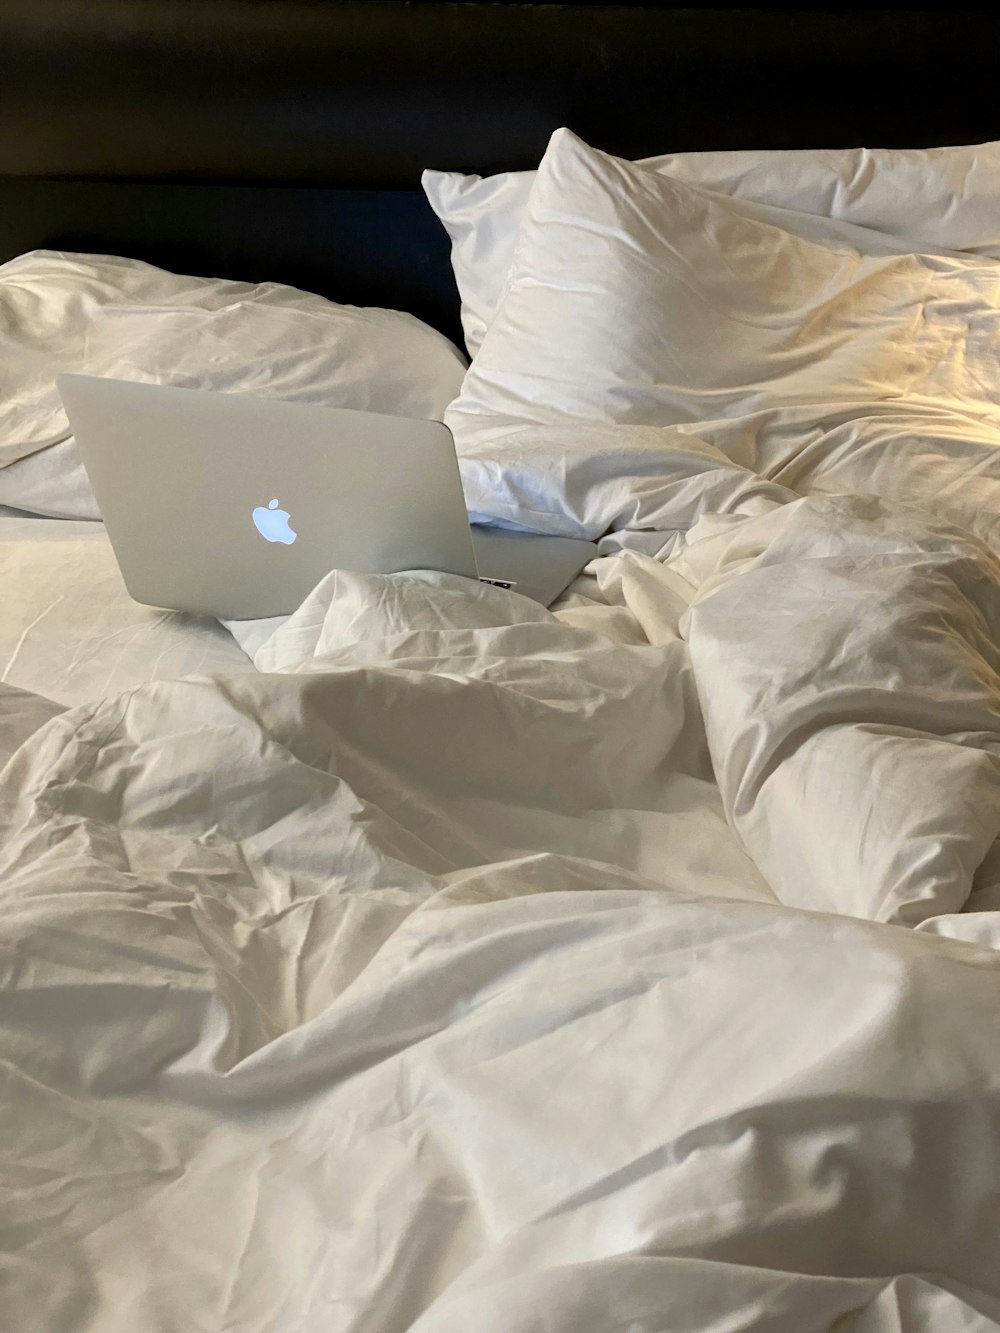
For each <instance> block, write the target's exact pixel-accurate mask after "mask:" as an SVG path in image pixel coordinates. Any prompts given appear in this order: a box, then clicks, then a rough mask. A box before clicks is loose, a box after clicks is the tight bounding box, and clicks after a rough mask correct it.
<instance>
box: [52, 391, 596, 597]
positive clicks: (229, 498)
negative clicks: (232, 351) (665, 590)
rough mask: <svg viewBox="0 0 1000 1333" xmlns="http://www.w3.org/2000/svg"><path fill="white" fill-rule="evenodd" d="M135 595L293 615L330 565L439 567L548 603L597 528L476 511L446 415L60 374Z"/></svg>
mask: <svg viewBox="0 0 1000 1333" xmlns="http://www.w3.org/2000/svg"><path fill="white" fill-rule="evenodd" d="M57 383H58V386H59V392H60V393H61V395H62V400H63V404H64V406H65V408H66V414H67V416H68V417H69V422H70V426H71V428H72V431H73V434H74V436H75V437H76V442H77V445H78V447H79V450H80V455H81V457H82V459H83V464H84V467H85V468H86V470H87V475H88V477H89V478H90V482H91V485H92V486H93V488H94V494H95V495H96V497H97V502H98V505H99V506H100V509H101V514H102V516H103V518H104V522H105V525H106V527H107V531H108V536H109V538H110V540H111V545H112V547H113V549H114V553H115V556H116V558H117V560H118V564H119V566H120V568H121V571H122V577H123V578H124V580H125V586H126V587H127V588H128V591H129V593H130V595H131V596H132V597H133V598H134V599H135V600H136V601H138V602H144V603H147V604H148V605H150V606H160V607H169V608H172V609H174V610H178V611H192V612H203V613H207V614H209V615H213V616H218V617H219V618H220V619H223V620H245V619H256V618H258V617H264V616H277V615H286V614H288V613H289V612H291V611H294V610H295V608H296V607H297V606H298V605H299V603H300V602H301V601H302V599H303V598H304V597H305V596H306V594H307V593H308V592H310V590H311V589H312V588H314V587H315V585H316V584H317V583H318V582H319V581H320V579H321V578H323V577H324V575H326V574H327V573H329V571H330V570H332V569H350V570H357V571H360V572H362V573H376V574H391V573H396V572H398V571H401V570H407V569H436V570H442V571H444V572H445V573H450V574H461V575H463V576H464V577H466V578H469V579H481V580H484V581H486V582H491V583H496V584H499V585H501V586H506V587H513V588H514V589H515V590H516V591H517V592H519V593H523V594H526V595H527V596H529V597H532V598H534V599H535V600H536V601H539V602H542V603H543V604H544V605H545V606H548V605H550V604H551V603H552V602H553V601H554V600H555V599H556V597H558V596H559V594H560V593H561V592H562V591H563V589H564V588H565V587H566V586H567V585H568V584H569V583H570V582H571V581H572V580H573V579H574V578H575V577H576V575H577V574H578V573H579V572H580V570H581V569H582V568H583V566H584V565H585V564H586V563H587V562H588V561H589V560H591V559H592V558H593V556H594V555H596V553H597V547H596V546H595V545H594V544H593V543H592V542H585V541H577V540H574V539H572V538H566V537H545V536H531V535H528V534H521V533H511V532H507V531H504V530H502V529H497V528H482V527H478V526H477V527H471V526H470V524H469V517H468V513H467V511H466V508H465V497H464V495H463V493H462V482H461V478H460V475H459V470H458V459H457V457H456V455H455V445H454V442H453V440H452V438H451V434H450V432H449V431H448V428H447V427H446V426H444V425H442V424H441V423H440V422H437V421H418V420H413V419H410V418H406V417H394V416H384V415H380V414H377V413H374V412H355V411H350V410H347V409H344V408H331V407H315V406H312V405H310V404H306V403H290V402H286V401H284V400H282V399H276V398H254V397H249V396H244V395H242V394H227V393H212V392H207V391H204V390H200V389H177V388H165V387H162V386H160V385H154V384H133V383H131V382H129V381H125V380H113V379H102V378H96V377H94V376H90V375H60V376H59V378H58V381H57Z"/></svg>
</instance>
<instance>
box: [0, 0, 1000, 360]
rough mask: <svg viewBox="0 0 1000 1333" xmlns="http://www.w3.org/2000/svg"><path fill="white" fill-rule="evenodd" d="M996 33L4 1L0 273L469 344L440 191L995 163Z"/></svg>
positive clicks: (514, 13)
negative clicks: (727, 169) (437, 332)
mask: <svg viewBox="0 0 1000 1333" xmlns="http://www.w3.org/2000/svg"><path fill="white" fill-rule="evenodd" d="M998 50H1000V15H998V14H996V13H983V12H980V11H975V10H970V9H966V10H961V9H948V10H945V9H941V8H909V9H890V8H884V7H883V8H879V9H862V8H859V7H856V6H844V5H842V6H837V7H827V8H824V9H821V10H792V9H759V8H758V9H753V8H747V7H738V6H737V7H727V6H718V5H715V6H711V7H709V6H704V5H701V6H699V5H692V4H689V5H687V6H686V7H684V8H677V7H673V6H669V5H648V6H636V5H627V4H601V5H598V4H572V5H521V4H508V3H500V4H496V3H494V4H481V3H474V4H442V3H435V2H434V0H430V2H428V3H404V2H403V0H345V2H342V3H341V2H338V0H3V3H2V4H0V260H2V259H6V258H9V257H10V256H12V255H14V254H18V253H20V252H22V251H24V250H28V249H33V248H36V247H41V246H45V247H51V248H63V249H76V250H88V251H97V252H106V253H118V254H129V255H134V256H137V257H140V258H144V259H149V260H151V261H152V262H154V263H159V264H162V265H163V266H165V267H168V268H173V269H176V270H179V271H187V272H193V273H213V274H219V275H224V276H229V277H238V278H245V279H262V278H271V279H275V280H280V281H286V282H291V283H294V284H296V285H299V286H303V287H307V288H310V289H312V290H315V291H320V292H323V293H324V294H326V295H328V296H331V297H333V298H334V299H337V300H342V301H351V302H354V303H357V304H372V305H390V306H397V307H401V308H404V309H409V310H412V311H413V312H414V313H415V314H417V315H420V316H421V317H422V318H424V319H427V320H428V321H429V322H431V323H433V324H435V325H436V326H437V327H439V328H442V329H443V330H444V331H446V332H447V333H449V334H450V335H451V336H457V331H458V325H457V317H456V311H457V300H456V295H455V291H454V285H453V283H452V279H451V273H450V268H449V264H448V247H447V243H446V240H445V237H444V235H443V233H442V232H441V229H440V227H439V226H438V223H437V221H436V220H435V219H434V217H433V216H432V214H431V213H430V210H429V209H428V208H427V206H426V204H425V202H424V199H423V196H422V194H421V193H420V191H419V175H420V171H421V169H422V168H423V167H425V166H436V167H441V168H448V169H456V170H464V171H477V172H481V173H486V172H491V171H496V170H501V169H505V168H512V167H524V166H531V165H534V164H535V163H537V161H538V158H539V156H540V154H541V152H542V150H543V149H544V146H545V143H546V140H547V138H548V136H549V134H550V133H551V131H552V130H553V129H554V128H555V127H556V126H557V125H561V124H568V125H570V126H572V127H573V128H574V129H575V130H577V132H578V133H580V134H582V135H583V136H584V137H585V138H587V139H589V140H590V141H591V142H593V143H595V144H597V145H598V146H600V147H603V148H606V149H608V150H610V151H612V152H616V153H620V154H622V155H624V156H629V157H639V156H644V155H647V154H652V153H658V152H667V151H671V150H684V149H687V150H692V149H700V148H725V147H729V148H735V147H805V146H814V147H815V146H823V145H826V146H835V145H837V146H843V145H849V144H850V145H856V144H861V143H866V144H869V145H874V144H880V145H904V144H919V145H932V144H943V143H966V142H977V141H981V140H985V139H990V138H995V137H1000V104H998V101H997V97H996V91H995V89H996V74H995V64H996V52H997V51H998Z"/></svg>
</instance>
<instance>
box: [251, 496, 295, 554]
mask: <svg viewBox="0 0 1000 1333" xmlns="http://www.w3.org/2000/svg"><path fill="white" fill-rule="evenodd" d="M253 521H254V526H255V527H256V529H257V531H258V532H259V533H260V535H261V536H262V537H264V538H266V539H267V540H268V541H269V542H284V544H285V545H286V546H291V544H292V542H293V541H294V540H295V538H296V537H297V536H298V535H299V534H298V533H297V532H293V531H292V529H291V528H290V527H289V526H288V511H287V510H286V509H279V508H278V502H277V500H272V501H271V503H270V504H269V505H268V506H267V508H266V509H265V508H264V506H263V505H258V506H257V508H256V509H255V510H254V511H253Z"/></svg>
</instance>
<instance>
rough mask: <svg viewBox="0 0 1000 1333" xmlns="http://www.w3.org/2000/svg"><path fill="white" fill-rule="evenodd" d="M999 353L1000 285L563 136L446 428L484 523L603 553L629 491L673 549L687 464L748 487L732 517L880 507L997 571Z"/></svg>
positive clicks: (984, 268)
mask: <svg viewBox="0 0 1000 1333" xmlns="http://www.w3.org/2000/svg"><path fill="white" fill-rule="evenodd" d="M998 354H1000V264H997V263H994V262H993V261H989V260H982V259H978V258H971V257H969V256H963V257H946V256H928V255H898V256H882V257H871V256H860V255H858V254H857V252H856V251H854V250H851V249H848V248H838V249H834V248H831V247H828V246H821V245H817V244H815V243H813V242H810V241H806V240H804V239H803V238H801V237H796V236H793V235H791V234H790V233H788V232H785V231H782V230H779V229H778V228H775V227H772V226H770V225H769V224H765V223H760V222H758V221H755V220H751V219H749V218H748V217H746V216H745V215H744V214H743V213H742V212H741V211H740V210H738V209H736V208H734V207H733V206H732V205H731V204H729V203H728V201H726V200H724V199H722V198H721V197H720V196H718V195H713V194H709V193H707V192H705V191H702V190H698V189H696V188H694V187H691V186H689V185H684V184H681V183H680V182H678V181H675V180H672V179H671V178H669V177H666V176H660V175H657V174H655V173H653V172H650V171H645V170H643V169H642V168H639V167H635V166H633V165H631V164H629V163H626V162H622V161H620V160H619V159H616V158H612V157H609V156H607V155H606V154H603V153H600V152H597V151H596V150H594V149H591V148H588V147H587V145H586V144H584V143H582V141H581V140H579V139H578V138H577V137H576V136H575V135H573V134H571V133H570V132H569V131H568V130H559V131H557V132H556V134H554V135H553V137H552V141H551V143H550V145H549V148H548V150H547V152H546V154H545V157H544V159H543V161H542V164H541V167H540V169H539V172H538V175H537V177H536V179H535V184H534V188H533V190H532V193H531V197H530V200H529V204H528V210H527V213H526V216H525V219H524V223H523V226H522V229H521V240H520V243H519V247H518V253H517V258H516V260H515V263H514V266H513V268H512V270H511V273H510V279H509V284H508V288H507V291H506V294H505V296H504V300H503V303H502V305H501V308H500V311H499V313H498V314H497V317H496V319H495V320H494V322H493V324H492V326H491V327H490V330H489V332H488V334H487V336H486V338H485V340H484V342H483V346H482V348H481V349H480V352H479V355H478V356H477V357H476V359H475V361H474V362H473V364H472V366H471V367H470V369H469V372H468V374H467V376H466V378H465V382H464V384H463V387H462V393H461V395H460V397H459V398H458V399H457V400H456V401H455V402H454V403H453V404H452V405H451V406H450V408H449V409H448V412H447V415H446V420H447V422H448V424H449V426H450V427H451V429H452V431H453V433H454V435H455V440H456V444H457V446H458V450H459V456H460V459H461V462H462V471H463V481H464V484H465V488H466V498H467V500H468V503H469V508H470V511H471V512H472V513H473V514H474V516H475V517H476V518H477V519H480V520H487V521H488V520H489V519H490V518H491V517H492V518H495V519H498V520H501V521H506V522H511V523H517V522H518V521H522V522H524V521H530V522H531V523H533V524H534V525H535V526H538V527H541V528H544V529H545V530H547V531H553V532H565V533H567V534H573V535H587V536H589V537H592V538H593V537H600V536H602V535H603V534H604V533H605V532H606V531H607V530H608V528H610V527H623V526H625V524H624V523H622V522H621V508H620V501H619V500H618V496H617V494H616V492H618V493H621V492H622V487H621V486H618V485H617V479H618V478H619V477H621V476H623V475H624V476H625V477H627V478H628V479H629V482H628V486H629V488H630V489H629V497H628V500H629V503H630V504H633V505H634V504H635V502H636V500H641V503H642V508H643V510H644V511H645V515H643V514H641V513H636V512H633V513H632V515H631V518H630V520H629V526H632V527H638V526H649V527H652V528H660V527H663V526H664V524H663V522H662V521H661V519H659V518H657V517H656V514H655V512H654V511H655V509H656V506H657V505H658V504H659V503H660V498H658V493H659V492H660V491H662V487H663V485H664V483H665V476H666V473H667V469H666V468H665V467H664V454H665V453H667V452H670V451H675V452H676V453H677V454H678V456H679V457H681V458H682V459H683V458H685V457H687V458H689V457H690V455H691V453H697V454H698V456H699V460H700V461H699V467H700V468H702V469H704V472H705V474H706V475H707V474H709V473H712V472H717V469H718V467H719V464H720V463H722V462H725V461H729V462H734V463H737V464H738V465H739V466H740V467H742V468H745V469H746V470H747V474H748V475H747V477H746V480H745V486H744V491H743V492H742V493H741V494H740V495H739V496H737V495H735V494H734V493H733V492H732V485H733V475H732V473H730V472H725V471H723V472H721V473H717V475H718V476H719V477H720V479H721V480H722V485H723V488H724V490H727V489H728V494H726V495H723V496H720V495H716V496H715V497H714V498H713V499H712V501H711V506H710V507H711V508H713V509H715V510H717V511H718V510H725V509H729V508H732V507H733V505H745V503H747V502H753V503H758V502H759V501H761V500H762V501H763V502H764V503H769V502H771V501H776V502H780V501H781V499H782V498H787V494H788V492H789V490H794V491H796V492H798V493H812V492H816V491H820V492H824V493H830V492H841V491H857V492H867V493H871V494H875V495H878V496H880V497H882V498H888V499H901V500H907V501H920V502H923V503H926V504H927V505H929V506H930V507H932V508H933V509H934V510H935V511H936V512H938V513H939V514H940V515H942V516H947V517H950V518H952V519H953V520H955V521H960V522H961V523H962V524H963V526H966V527H968V528H969V529H970V530H972V531H974V532H975V533H976V534H977V535H979V536H980V537H982V538H983V539H984V540H986V541H989V542H990V543H992V544H993V545H994V547H995V549H998V550H1000V450H998V448H997V446H998V444H1000V379H998V377H997V375H996V373H995V367H996V364H997V358H998ZM619 425H629V426H633V427H637V428H639V429H637V430H634V431H630V432H629V433H628V434H627V435H626V434H623V433H622V432H620V431H614V430H610V429H608V428H609V427H617V426H619ZM640 446H641V447H642V449H643V450H644V451H645V452H646V454H647V461H646V463H645V464H642V463H640V462H638V461H636V458H635V457H634V456H635V455H636V454H637V453H638V452H639V450H640ZM622 450H624V451H625V453H626V454H631V455H633V457H632V458H630V459H629V461H628V462H627V463H625V465H624V466H623V459H622ZM684 466H685V480H686V481H687V480H688V479H689V474H688V472H687V466H688V465H687V464H686V463H685V464H684ZM647 467H648V468H651V469H652V470H653V471H654V472H655V475H656V477H657V493H654V494H647V495H642V496H640V495H638V493H637V492H636V489H635V480H636V478H637V476H639V475H641V474H642V472H644V471H645V470H646V468H647ZM557 478H558V482H559V484H555V483H556V481H557ZM765 482H766V483H768V484H769V485H770V486H772V487H773V489H771V490H769V489H768V486H767V485H764V483H765ZM701 502H702V503H704V501H703V499H702V501H701ZM673 510H674V513H675V514H676V505H675V504H673Z"/></svg>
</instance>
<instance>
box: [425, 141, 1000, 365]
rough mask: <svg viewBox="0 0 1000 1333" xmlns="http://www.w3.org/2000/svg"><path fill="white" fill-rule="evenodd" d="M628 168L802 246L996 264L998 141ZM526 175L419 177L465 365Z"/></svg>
mask: <svg viewBox="0 0 1000 1333" xmlns="http://www.w3.org/2000/svg"><path fill="white" fill-rule="evenodd" d="M638 165H640V166H642V167H645V168H646V169H648V170H650V171H656V172H660V173H661V174H663V175H667V176H672V177H674V178H675V179H677V180H681V181H686V182H687V183H688V184H690V185H698V186H700V187H702V188H703V189H706V190H712V191H717V192H718V193H720V194H724V195H727V196H730V197H732V198H734V199H739V200H741V201H744V202H745V203H746V204H748V205H749V214H750V216H756V217H757V218H758V219H759V220H761V221H771V222H774V223H775V224H776V225H778V226H781V227H783V228H784V229H785V230H786V231H791V232H794V233H795V234H796V235H799V236H804V237H805V238H806V239H808V240H815V241H819V242H821V243H823V242H831V243H834V244H836V243H837V242H838V241H846V242H847V244H849V245H852V246H854V247H855V248H856V249H858V250H859V251H860V252H861V253H863V254H876V255H877V254H888V253H893V252H894V251H898V252H904V251H920V252H922V253H927V252H931V251H937V250H951V251H956V250H957V251H968V252H970V253H973V254H981V255H986V256H992V257H994V258H1000V143H985V144H975V145H968V146H961V147H955V148H926V149H902V148H875V149H870V148H850V149H816V150H812V149H810V150H805V149H793V150H777V151H776V150H768V151H759V152H752V151H737V152H710V153H668V154H663V155H661V156H658V157H650V158H643V159H641V161H640V162H639V163H638ZM534 178H535V173H534V172H533V171H508V172H500V173H498V174H497V175H495V176H486V177H482V176H474V175H473V176H470V175H463V174H461V173H459V172H452V171H425V172H424V173H423V176H422V181H421V183H422V184H423V187H424V193H425V194H426V195H427V199H428V202H429V203H430V205H431V207H432V208H433V210H434V212H435V213H436V214H437V216H438V218H439V219H440V220H441V223H442V224H443V226H444V228H445V230H446V231H447V233H448V236H449V238H450V239H451V243H452V251H451V254H452V267H453V269H454V272H455V279H456V282H457V284H458V290H459V294H460V296H461V301H462V326H463V330H464V333H465V340H466V346H467V347H468V350H469V354H470V355H471V356H474V355H475V354H476V352H478V350H479V347H480V345H481V343H482V340H483V337H484V336H485V333H486V330H487V328H488V327H489V326H490V324H491V323H492V321H493V317H494V315H495V314H496V310H497V307H498V306H499V304H500V300H501V297H502V295H503V290H504V286H505V284H506V280H507V274H508V272H509V270H510V266H511V263H512V261H513V258H514V251H515V249H516V246H517V239H518V234H519V232H520V227H521V220H522V217H523V214H524V210H525V208H526V207H527V203H528V196H529V194H530V192H531V187H532V185H533V183H534ZM758 205H762V206H763V207H756V206H758ZM775 209H778V210H782V213H775V212H774V211H773V210H775ZM782 214H783V215H782Z"/></svg>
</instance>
